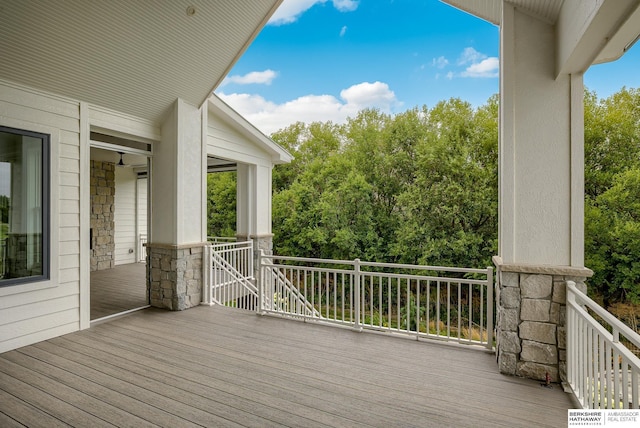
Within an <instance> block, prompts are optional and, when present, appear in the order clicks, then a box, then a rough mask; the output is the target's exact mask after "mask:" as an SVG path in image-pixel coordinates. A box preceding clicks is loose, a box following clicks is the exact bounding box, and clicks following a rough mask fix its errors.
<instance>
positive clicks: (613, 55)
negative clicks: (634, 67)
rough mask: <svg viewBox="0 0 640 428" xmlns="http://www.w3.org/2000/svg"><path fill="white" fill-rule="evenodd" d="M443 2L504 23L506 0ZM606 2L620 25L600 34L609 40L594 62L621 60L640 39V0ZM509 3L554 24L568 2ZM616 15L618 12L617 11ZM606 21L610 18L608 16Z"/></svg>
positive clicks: (517, 0)
mask: <svg viewBox="0 0 640 428" xmlns="http://www.w3.org/2000/svg"><path fill="white" fill-rule="evenodd" d="M441 1H443V2H444V3H447V4H450V5H451V6H453V7H456V8H458V9H460V10H463V11H465V12H468V13H470V14H472V15H474V16H477V17H479V18H482V19H484V20H486V21H489V22H491V23H493V24H495V25H500V22H501V19H502V18H501V16H502V0H441ZM576 1H580V0H576ZM584 1H586V0H584ZM589 1H595V0H589ZM605 1H608V2H609V3H610V4H613V7H614V8H615V9H616V10H617V13H619V15H620V16H619V17H616V18H615V19H616V20H617V25H618V28H616V31H615V32H614V33H609V32H607V33H603V34H601V35H600V36H601V38H602V39H603V40H606V43H604V46H603V47H602V49H601V51H600V52H599V54H598V55H597V57H595V58H592V62H593V63H594V64H597V63H602V62H608V61H614V60H616V59H618V58H619V57H620V56H621V55H623V54H624V53H625V52H626V50H628V49H629V48H630V47H631V46H632V45H633V44H634V43H635V42H637V40H638V37H639V33H640V6H639V3H640V2H638V0H598V2H599V3H601V4H602V3H604V2H605ZM509 3H511V4H513V5H514V6H515V7H516V8H518V9H520V10H522V11H525V12H526V13H527V14H529V15H532V16H534V17H537V18H538V19H540V20H543V21H545V22H548V23H549V24H552V25H554V24H556V23H557V21H558V17H559V16H560V13H561V11H562V8H563V6H564V5H565V3H568V2H565V0H509ZM612 15H615V13H613V14H612ZM603 21H606V18H605V20H603Z"/></svg>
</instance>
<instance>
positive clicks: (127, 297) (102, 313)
mask: <svg viewBox="0 0 640 428" xmlns="http://www.w3.org/2000/svg"><path fill="white" fill-rule="evenodd" d="M148 304H149V300H148V298H147V278H146V265H145V264H144V263H131V264H126V265H118V266H116V267H114V268H113V269H105V270H98V271H94V272H91V312H90V317H91V320H95V319H98V318H102V317H106V316H109V315H114V314H117V313H120V312H124V311H128V310H130V309H135V308H139V307H142V306H146V305H148Z"/></svg>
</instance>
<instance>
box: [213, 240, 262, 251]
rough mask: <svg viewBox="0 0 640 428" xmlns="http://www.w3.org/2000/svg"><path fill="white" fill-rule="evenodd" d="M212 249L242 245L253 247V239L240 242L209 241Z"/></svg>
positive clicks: (240, 246)
mask: <svg viewBox="0 0 640 428" xmlns="http://www.w3.org/2000/svg"><path fill="white" fill-rule="evenodd" d="M209 245H210V246H211V248H213V250H214V251H215V250H221V249H223V250H224V249H235V248H243V247H253V241H240V242H218V243H209Z"/></svg>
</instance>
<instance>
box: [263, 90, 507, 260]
mask: <svg viewBox="0 0 640 428" xmlns="http://www.w3.org/2000/svg"><path fill="white" fill-rule="evenodd" d="M497 132H498V131H497V98H496V97H493V98H491V99H490V100H489V101H488V103H487V104H486V105H485V106H483V107H481V108H479V109H474V108H472V107H471V105H470V104H469V103H466V102H463V101H460V100H458V99H452V100H449V101H444V102H441V103H439V104H437V105H436V106H435V107H434V108H432V109H427V108H426V107H424V108H422V109H412V110H408V111H406V112H404V113H401V114H397V115H394V116H391V115H386V114H383V113H381V112H380V111H378V110H363V111H361V112H359V113H358V115H357V116H356V117H355V118H353V119H350V120H349V121H347V123H346V124H345V125H342V126H338V125H334V124H332V123H324V124H322V123H314V124H311V125H309V126H305V125H303V124H300V123H298V124H294V125H292V126H290V127H288V128H286V129H283V130H281V131H279V132H277V133H275V134H274V135H273V136H272V138H273V139H274V140H275V141H276V142H278V143H280V144H281V145H283V146H284V147H286V148H287V149H288V150H289V151H290V152H291V153H292V154H293V155H294V157H295V160H294V161H293V162H292V163H291V164H290V165H283V166H278V167H277V168H276V170H275V171H274V196H273V225H274V234H275V236H276V238H275V241H274V247H275V251H276V252H278V253H280V254H287V255H299V256H307V257H320V258H333V259H345V258H346V259H353V258H356V257H360V258H362V259H364V260H373V261H385V262H398V263H412V264H416V263H417V264H432V265H433V264H440V265H453V266H487V265H489V263H490V261H491V260H490V259H491V256H492V255H493V254H495V252H496V251H497V138H498V137H497Z"/></svg>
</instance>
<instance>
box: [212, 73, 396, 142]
mask: <svg viewBox="0 0 640 428" xmlns="http://www.w3.org/2000/svg"><path fill="white" fill-rule="evenodd" d="M217 95H218V96H219V97H220V98H221V99H222V100H223V101H224V102H226V103H227V104H229V105H230V106H231V107H232V108H233V109H234V110H236V111H237V112H238V113H240V114H241V115H242V116H244V118H245V119H247V120H248V121H249V122H251V123H252V124H254V125H255V126H256V127H257V128H258V129H260V130H261V131H262V132H263V133H265V134H266V135H270V134H271V133H273V132H275V131H277V130H279V129H282V128H285V127H287V126H289V125H291V124H292V123H295V122H305V123H311V122H326V121H332V122H334V123H343V122H345V121H346V119H347V117H354V116H355V115H356V114H357V113H358V111H360V110H361V109H364V108H378V109H380V110H381V111H383V112H386V113H391V111H392V109H393V108H396V107H400V106H401V105H402V103H400V102H399V101H398V100H397V98H396V96H395V94H394V92H393V91H392V90H390V89H389V86H388V85H387V84H386V83H382V82H374V83H369V82H363V83H359V84H357V85H353V86H351V87H349V88H347V89H344V90H342V91H341V92H340V97H341V98H342V99H338V98H336V97H334V96H333V95H305V96H302V97H299V98H296V99H294V100H291V101H287V102H285V103H282V104H276V103H274V102H271V101H268V100H266V99H265V98H263V97H262V96H260V95H255V94H237V93H233V94H225V93H221V92H219V93H218V94H217Z"/></svg>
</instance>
